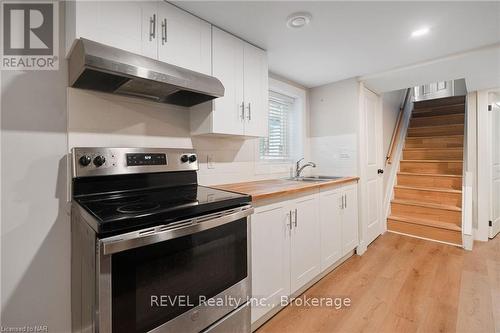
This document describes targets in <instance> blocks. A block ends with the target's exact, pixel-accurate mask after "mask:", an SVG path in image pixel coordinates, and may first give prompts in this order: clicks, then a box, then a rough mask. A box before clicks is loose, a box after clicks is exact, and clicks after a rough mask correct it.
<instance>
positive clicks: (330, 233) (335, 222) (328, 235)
mask: <svg viewBox="0 0 500 333" xmlns="http://www.w3.org/2000/svg"><path fill="white" fill-rule="evenodd" d="M319 202H320V204H319V207H320V223H321V271H324V270H325V269H327V268H328V267H330V266H331V265H333V264H334V263H335V262H336V261H337V260H339V259H340V258H341V257H342V254H341V250H342V215H341V209H342V200H341V194H340V189H335V190H331V191H328V192H322V193H320V198H319Z"/></svg>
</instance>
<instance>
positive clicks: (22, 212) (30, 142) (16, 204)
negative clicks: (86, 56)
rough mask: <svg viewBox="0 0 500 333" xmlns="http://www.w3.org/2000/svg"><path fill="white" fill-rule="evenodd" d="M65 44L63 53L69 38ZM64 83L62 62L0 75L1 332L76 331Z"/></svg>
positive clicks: (65, 81)
mask: <svg viewBox="0 0 500 333" xmlns="http://www.w3.org/2000/svg"><path fill="white" fill-rule="evenodd" d="M61 7H62V6H61ZM60 9H61V11H62V10H63V9H62V8H60ZM63 18H64V17H63V15H60V19H61V24H60V25H59V26H60V27H61V29H62V28H63V26H64V25H63V24H62V22H64V21H63ZM61 36H64V31H61ZM60 42H61V43H60V47H59V49H60V50H61V52H63V51H64V44H63V43H64V38H60ZM61 56H62V57H63V55H62V54H61ZM66 85H67V71H66V65H65V62H61V63H60V69H59V70H58V71H25V72H21V71H4V72H2V77H1V94H2V99H1V111H2V113H1V169H2V174H1V179H2V184H1V205H2V211H1V229H0V234H1V236H0V237H1V272H2V274H1V325H2V326H3V327H6V326H25V325H47V326H48V329H49V331H50V332H61V333H66V332H69V331H70V329H71V323H70V225H69V212H68V205H67V204H66V158H65V154H66V150H67V142H66V139H67V137H66V121H67V119H66Z"/></svg>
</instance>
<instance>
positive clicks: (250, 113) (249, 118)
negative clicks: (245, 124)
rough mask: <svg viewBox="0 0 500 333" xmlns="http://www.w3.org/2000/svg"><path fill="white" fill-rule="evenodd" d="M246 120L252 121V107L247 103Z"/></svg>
mask: <svg viewBox="0 0 500 333" xmlns="http://www.w3.org/2000/svg"><path fill="white" fill-rule="evenodd" d="M248 120H249V121H250V120H252V105H251V104H250V102H248Z"/></svg>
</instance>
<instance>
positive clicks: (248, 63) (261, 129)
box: [243, 43, 269, 136]
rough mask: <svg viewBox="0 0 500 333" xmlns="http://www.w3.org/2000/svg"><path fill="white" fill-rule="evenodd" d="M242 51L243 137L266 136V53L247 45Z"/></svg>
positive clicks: (267, 89)
mask: <svg viewBox="0 0 500 333" xmlns="http://www.w3.org/2000/svg"><path fill="white" fill-rule="evenodd" d="M243 51H244V52H243V59H244V61H243V62H244V66H243V68H244V70H243V87H244V95H245V116H246V119H245V135H248V136H267V121H268V116H267V113H268V99H269V98H268V94H269V88H268V85H269V84H268V80H269V79H268V67H267V56H266V52H264V51H263V50H261V49H259V48H256V47H255V46H253V45H250V44H248V43H245V45H244V48H243Z"/></svg>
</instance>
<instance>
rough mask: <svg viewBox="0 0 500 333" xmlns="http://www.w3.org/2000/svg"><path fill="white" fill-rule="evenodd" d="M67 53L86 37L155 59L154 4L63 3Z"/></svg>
mask: <svg viewBox="0 0 500 333" xmlns="http://www.w3.org/2000/svg"><path fill="white" fill-rule="evenodd" d="M66 5H67V8H66V13H67V18H66V22H67V23H66V29H67V38H68V40H67V51H69V48H70V47H71V45H72V44H73V42H74V40H75V39H76V38H80V37H83V38H86V39H90V40H93V41H96V42H99V43H102V44H106V45H109V46H113V47H116V48H120V49H123V50H126V51H129V52H133V53H137V54H141V55H145V56H148V57H151V58H156V57H157V37H158V34H157V32H156V25H157V23H158V17H157V13H156V12H157V7H158V2H156V1H67V2H66Z"/></svg>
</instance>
